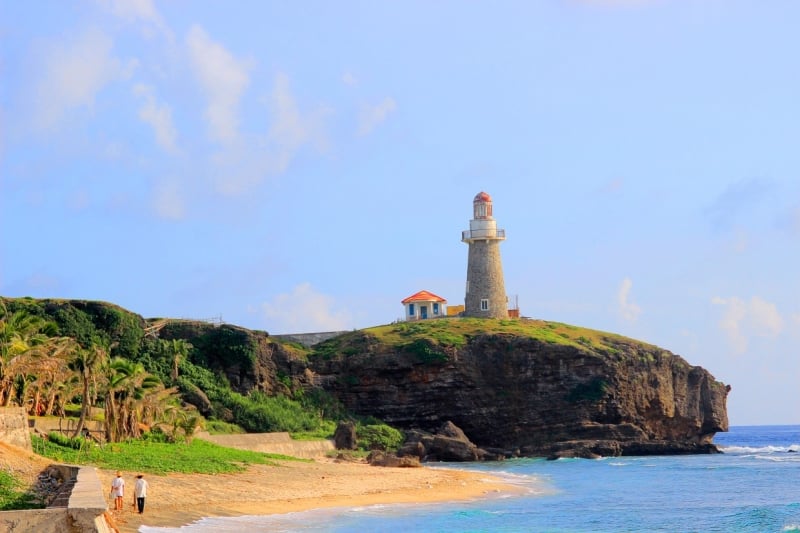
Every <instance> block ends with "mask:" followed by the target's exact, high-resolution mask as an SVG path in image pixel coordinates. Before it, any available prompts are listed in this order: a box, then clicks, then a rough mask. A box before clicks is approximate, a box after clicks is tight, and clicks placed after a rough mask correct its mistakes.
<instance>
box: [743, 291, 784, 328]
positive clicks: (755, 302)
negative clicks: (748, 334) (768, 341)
mask: <svg viewBox="0 0 800 533" xmlns="http://www.w3.org/2000/svg"><path fill="white" fill-rule="evenodd" d="M748 311H749V313H750V315H751V316H752V322H753V330H754V332H755V334H756V335H758V336H761V337H776V336H777V335H778V334H779V333H780V332H781V331H783V318H782V317H781V314H780V313H779V312H778V308H777V307H776V306H775V304H773V303H770V302H767V301H765V300H762V299H761V298H759V297H758V296H753V298H751V300H750V308H749V309H748Z"/></svg>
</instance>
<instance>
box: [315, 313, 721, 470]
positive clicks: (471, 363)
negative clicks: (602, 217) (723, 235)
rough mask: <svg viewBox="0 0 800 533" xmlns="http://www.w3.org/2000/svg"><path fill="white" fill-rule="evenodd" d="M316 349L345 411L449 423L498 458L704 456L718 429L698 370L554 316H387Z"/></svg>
mask: <svg viewBox="0 0 800 533" xmlns="http://www.w3.org/2000/svg"><path fill="white" fill-rule="evenodd" d="M469 326H471V327H469ZM317 351H318V353H317V356H316V357H314V358H312V359H311V362H310V367H311V369H312V370H313V371H314V373H315V374H316V375H317V382H319V383H320V384H322V385H323V386H324V387H325V388H326V390H328V391H329V392H330V393H331V394H333V395H335V396H336V397H337V398H338V399H339V400H340V401H342V402H343V403H344V405H345V406H346V407H347V408H348V409H350V410H352V411H354V412H356V413H358V414H360V415H369V416H374V417H377V418H380V419H382V420H385V421H386V422H387V423H389V424H391V425H395V426H398V427H401V428H405V429H411V428H419V429H422V430H426V431H433V430H435V429H436V428H437V427H439V426H441V424H442V423H444V422H446V421H448V420H450V421H452V422H454V423H455V424H456V425H457V426H459V427H460V428H461V429H463V430H464V432H465V433H466V435H467V436H468V437H469V438H470V439H471V440H472V441H473V442H474V443H476V444H477V445H479V446H482V447H484V448H494V449H498V450H499V451H502V452H503V453H505V454H507V455H523V456H540V455H550V454H553V453H556V454H558V453H564V454H570V453H574V454H576V455H587V454H592V453H596V454H599V455H606V456H607V455H619V454H623V455H642V454H664V453H707V452H714V451H716V448H715V447H714V446H713V445H712V444H711V439H712V438H713V436H714V434H715V433H716V432H718V431H726V430H727V428H728V420H727V411H726V399H727V394H728V391H729V390H730V387H729V386H727V385H725V384H723V383H720V382H718V381H716V380H715V379H714V377H713V376H712V375H711V374H710V373H709V372H708V371H706V370H705V369H703V368H701V367H697V366H692V365H690V364H689V363H687V362H686V361H685V360H684V359H683V358H681V357H679V356H677V355H674V354H672V353H670V352H668V351H666V350H663V349H661V348H658V347H656V346H653V345H649V344H645V343H642V342H639V341H635V340H632V339H627V338H625V337H621V336H618V335H613V334H609V333H603V332H598V331H593V330H587V329H584V328H577V327H574V326H568V325H565V324H558V323H552V322H543V321H525V320H522V321H480V322H474V321H473V322H472V323H471V324H470V321H469V320H468V319H461V320H440V321H432V322H430V323H429V324H425V325H422V324H398V325H396V326H385V327H383V328H373V329H371V330H365V331H363V332H355V333H351V334H348V335H346V336H344V337H340V338H338V339H332V340H331V341H328V342H327V343H323V345H320V346H319V347H318V350H317Z"/></svg>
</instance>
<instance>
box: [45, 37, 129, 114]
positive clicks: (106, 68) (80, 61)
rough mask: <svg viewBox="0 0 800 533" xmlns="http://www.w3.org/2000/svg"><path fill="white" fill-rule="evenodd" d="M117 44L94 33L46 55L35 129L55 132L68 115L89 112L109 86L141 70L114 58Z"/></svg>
mask: <svg viewBox="0 0 800 533" xmlns="http://www.w3.org/2000/svg"><path fill="white" fill-rule="evenodd" d="M113 44H114V43H113V41H112V39H111V37H109V36H108V35H107V34H105V33H104V32H102V31H100V30H97V29H91V30H89V31H87V32H86V33H84V34H83V35H81V36H79V37H77V38H76V39H74V40H72V41H69V42H61V43H57V44H54V45H53V46H52V48H51V49H50V50H48V51H47V52H46V53H45V57H44V73H43V75H42V78H41V80H40V82H39V84H38V85H37V87H36V89H35V106H36V110H35V113H34V116H35V125H36V126H37V127H39V128H41V129H52V128H55V127H56V126H57V125H58V123H59V122H60V121H61V119H62V118H63V116H64V114H66V113H67V112H68V111H70V110H72V109H76V108H81V107H85V108H87V109H89V110H91V109H92V107H93V105H94V100H95V97H96V95H97V94H98V93H99V92H100V91H101V90H102V89H103V88H104V87H105V86H106V85H107V84H109V83H111V82H112V81H116V80H119V79H126V78H129V77H130V75H131V74H132V72H133V70H134V69H135V68H136V66H137V62H136V61H135V60H131V61H129V62H128V64H127V65H124V66H123V64H122V62H121V61H120V60H119V59H118V58H116V57H114V56H113V55H112V53H111V52H112V48H113Z"/></svg>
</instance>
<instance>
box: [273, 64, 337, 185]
mask: <svg viewBox="0 0 800 533" xmlns="http://www.w3.org/2000/svg"><path fill="white" fill-rule="evenodd" d="M270 111H271V115H272V123H271V125H270V129H269V142H270V144H271V145H272V146H273V148H274V153H275V161H276V167H275V171H276V172H283V170H285V169H286V166H287V165H288V164H289V162H290V161H291V159H292V158H293V157H294V155H295V153H296V152H297V151H298V150H299V149H300V148H301V147H302V146H303V145H304V144H307V143H311V144H314V145H315V146H317V148H318V149H320V150H323V149H324V148H325V146H326V143H327V141H326V139H325V134H324V127H323V125H324V123H323V119H324V118H325V116H327V115H328V113H329V111H328V110H326V109H318V110H316V111H315V112H311V113H306V114H303V113H301V112H300V110H299V108H298V106H297V103H296V101H295V98H294V95H293V94H292V92H291V89H290V86H289V77H288V76H287V75H286V74H284V73H278V74H277V75H276V76H275V87H274V89H273V91H272V95H271V98H270Z"/></svg>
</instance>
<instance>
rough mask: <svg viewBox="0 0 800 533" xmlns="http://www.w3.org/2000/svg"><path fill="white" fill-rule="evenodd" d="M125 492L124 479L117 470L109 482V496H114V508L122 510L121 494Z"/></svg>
mask: <svg viewBox="0 0 800 533" xmlns="http://www.w3.org/2000/svg"><path fill="white" fill-rule="evenodd" d="M124 492H125V480H124V479H122V472H117V477H115V478H114V481H112V482H111V497H112V498H114V509H115V510H117V511H122V496H123V494H124Z"/></svg>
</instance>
